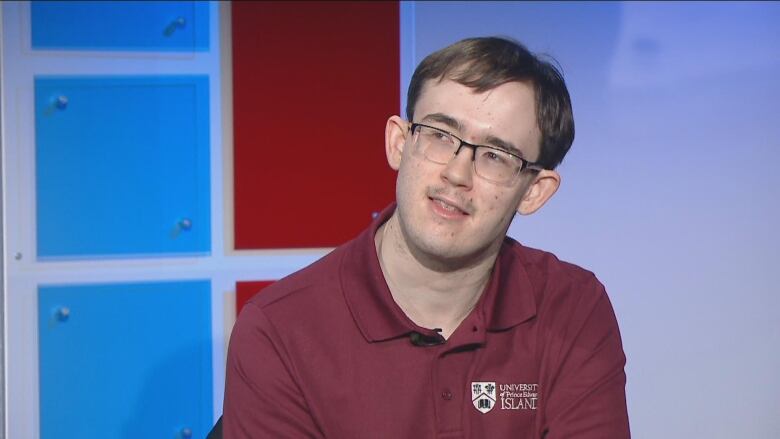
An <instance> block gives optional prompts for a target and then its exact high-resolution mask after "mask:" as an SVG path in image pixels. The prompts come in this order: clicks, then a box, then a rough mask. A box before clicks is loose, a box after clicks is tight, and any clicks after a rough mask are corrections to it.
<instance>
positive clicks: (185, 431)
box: [181, 427, 192, 439]
mask: <svg viewBox="0 0 780 439" xmlns="http://www.w3.org/2000/svg"><path fill="white" fill-rule="evenodd" d="M181 437H182V438H183V439H190V438H191V437H192V429H191V428H189V427H184V428H182V429H181Z"/></svg>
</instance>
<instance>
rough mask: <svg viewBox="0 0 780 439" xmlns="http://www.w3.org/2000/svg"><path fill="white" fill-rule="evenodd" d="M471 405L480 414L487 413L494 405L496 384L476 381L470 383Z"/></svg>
mask: <svg viewBox="0 0 780 439" xmlns="http://www.w3.org/2000/svg"><path fill="white" fill-rule="evenodd" d="M471 403H472V404H474V408H476V409H477V410H479V411H480V412H482V413H483V414H484V413H487V412H489V411H490V410H492V409H493V407H494V406H495V405H496V383H495V382H488V381H477V382H472V383H471Z"/></svg>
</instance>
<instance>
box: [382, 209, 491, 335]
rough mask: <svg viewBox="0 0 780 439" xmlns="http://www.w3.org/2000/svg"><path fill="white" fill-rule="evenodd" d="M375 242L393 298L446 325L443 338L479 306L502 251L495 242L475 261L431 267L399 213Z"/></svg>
mask: <svg viewBox="0 0 780 439" xmlns="http://www.w3.org/2000/svg"><path fill="white" fill-rule="evenodd" d="M374 243H375V244H376V250H377V255H378V257H379V263H380V265H381V267H382V273H383V274H384V276H385V280H386V281H387V285H388V287H389V288H390V293H391V294H392V295H393V300H395V302H396V303H397V304H398V306H399V307H400V308H401V310H403V312H404V313H405V314H406V316H407V317H409V319H411V320H412V321H413V322H414V323H415V324H417V325H419V326H421V327H423V328H429V329H434V328H441V330H442V331H441V334H442V336H443V337H444V338H449V336H450V335H451V334H452V333H453V332H454V331H455V329H456V328H457V327H458V325H460V323H461V322H462V321H463V319H465V318H466V316H468V314H469V313H470V312H471V310H472V309H474V306H475V305H476V303H477V301H478V300H479V298H480V296H481V295H482V291H483V290H484V289H485V285H486V284H487V282H488V280H489V279H490V273H491V271H492V268H493V263H494V262H495V259H496V256H497V254H498V248H496V249H492V251H489V252H485V253H484V254H483V255H482V256H481V257H479V258H475V260H473V261H470V262H471V263H462V264H459V265H458V266H447V267H446V269H432V268H430V265H431V264H427V263H424V262H423V261H420V258H419V256H415V255H414V254H413V253H414V252H412V251H411V250H410V249H409V247H408V244H407V242H406V240H405V239H404V236H403V233H402V231H401V229H400V227H399V224H398V216H397V214H393V216H392V217H390V219H388V220H387V222H385V223H384V224H383V225H382V226H381V227H380V228H379V229H378V230H377V233H376V236H375V237H374ZM426 262H430V261H426ZM438 265H439V267H438V268H441V267H442V266H444V265H445V264H438Z"/></svg>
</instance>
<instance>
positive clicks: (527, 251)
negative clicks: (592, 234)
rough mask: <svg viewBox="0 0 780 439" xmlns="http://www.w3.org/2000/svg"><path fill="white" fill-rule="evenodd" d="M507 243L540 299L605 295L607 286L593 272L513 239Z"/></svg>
mask: <svg viewBox="0 0 780 439" xmlns="http://www.w3.org/2000/svg"><path fill="white" fill-rule="evenodd" d="M507 241H508V244H509V249H510V251H511V252H512V256H513V258H514V259H515V260H516V261H517V262H519V263H520V264H521V265H522V267H523V269H524V270H525V272H526V273H527V274H528V278H529V280H530V282H531V284H532V285H533V286H534V290H535V293H536V296H537V299H542V298H544V296H549V295H551V294H566V293H573V294H577V295H579V294H596V295H602V294H604V286H603V285H602V283H601V282H600V281H599V279H598V278H597V277H596V275H595V274H594V273H593V272H592V271H590V270H587V269H585V268H583V267H581V266H579V265H576V264H573V263H571V262H567V261H563V260H561V259H559V258H558V257H557V256H556V255H554V254H553V253H551V252H549V251H544V250H540V249H536V248H532V247H527V246H525V245H522V244H520V243H518V242H517V241H515V240H513V239H511V238H507Z"/></svg>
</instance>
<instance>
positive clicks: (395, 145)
mask: <svg viewBox="0 0 780 439" xmlns="http://www.w3.org/2000/svg"><path fill="white" fill-rule="evenodd" d="M408 125H409V124H408V123H407V122H406V121H405V120H403V119H401V118H400V117H399V116H391V117H390V119H387V126H385V154H387V163H388V164H390V167H391V168H393V169H394V170H396V171H397V170H398V168H399V167H401V156H402V155H403V152H404V145H405V144H406V132H407V130H408Z"/></svg>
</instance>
